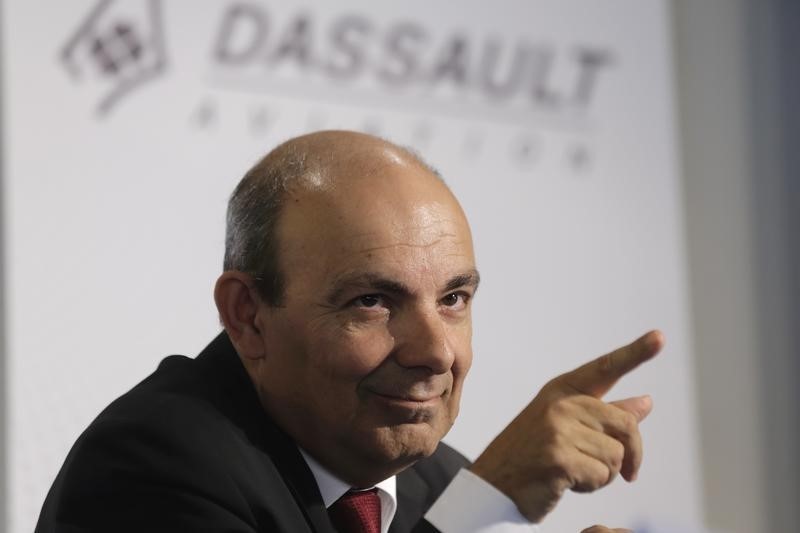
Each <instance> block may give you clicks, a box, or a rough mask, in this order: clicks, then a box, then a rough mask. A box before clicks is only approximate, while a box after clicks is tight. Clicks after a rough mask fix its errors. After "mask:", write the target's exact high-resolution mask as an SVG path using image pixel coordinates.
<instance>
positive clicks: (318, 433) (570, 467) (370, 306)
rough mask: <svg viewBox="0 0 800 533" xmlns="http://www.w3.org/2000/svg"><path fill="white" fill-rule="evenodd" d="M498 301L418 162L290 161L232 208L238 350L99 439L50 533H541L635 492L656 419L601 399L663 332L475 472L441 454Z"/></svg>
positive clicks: (176, 381) (369, 155)
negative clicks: (575, 505)
mask: <svg viewBox="0 0 800 533" xmlns="http://www.w3.org/2000/svg"><path fill="white" fill-rule="evenodd" d="M478 282H479V276H478V271H477V270H476V266H475V259H474V254H473V249H472V240H471V236H470V230H469V226H468V224H467V221H466V218H465V216H464V214H463V212H462V210H461V208H460V206H459V204H458V202H457V201H456V200H455V198H454V197H453V195H452V194H451V192H450V190H449V189H448V188H447V187H446V186H445V185H444V183H443V182H442V181H441V179H439V178H438V177H437V176H436V175H435V173H434V172H433V171H432V170H431V169H430V168H429V167H427V166H426V165H425V164H424V163H422V162H421V161H420V160H419V159H418V158H417V157H415V156H414V155H412V154H411V153H409V152H408V151H406V150H404V149H402V148H399V147H397V146H394V145H392V144H390V143H388V142H386V141H383V140H381V139H377V138H375V137H371V136H368V135H363V134H359V133H354V132H341V131H338V132H319V133H315V134H310V135H306V136H302V137H299V138H296V139H293V140H290V141H288V142H287V143H284V144H283V145H281V146H279V147H278V148H276V149H275V150H273V151H272V152H271V153H269V154H268V155H267V156H266V157H265V158H264V159H263V160H262V161H260V162H259V163H258V164H257V165H256V166H255V167H254V168H253V169H252V170H251V171H250V172H248V174H247V175H246V176H245V177H244V179H243V180H242V181H241V182H240V183H239V185H238V186H237V188H236V190H235V191H234V193H233V195H232V197H231V200H230V203H229V209H228V227H227V238H226V251H225V271H224V273H223V274H222V275H221V276H220V278H219V279H218V281H217V284H216V287H215V292H214V296H215V300H216V304H217V308H218V310H219V315H220V318H221V321H222V323H223V325H224V328H225V331H224V332H223V333H222V334H221V335H220V336H219V337H217V339H215V340H214V341H213V342H212V343H211V344H210V345H209V347H208V348H206V350H204V352H203V353H201V354H200V355H199V356H198V357H197V358H196V359H188V358H185V357H179V356H173V357H170V358H167V359H165V360H164V361H163V362H162V364H161V365H160V366H159V368H158V370H157V371H156V372H155V373H154V374H153V375H152V376H150V377H149V378H147V379H146V380H145V381H144V382H142V383H141V384H139V385H138V386H137V387H135V388H134V389H133V390H132V391H130V392H129V393H127V394H125V395H124V396H122V397H121V398H120V399H118V400H117V401H115V402H114V403H112V404H111V405H110V406H109V407H108V408H107V409H106V410H105V411H104V412H103V413H102V414H101V415H100V416H99V417H98V418H97V419H96V420H95V421H94V422H93V423H92V425H91V426H90V427H89V429H87V431H86V432H85V433H84V434H83V435H82V436H81V437H80V439H79V440H78V442H77V443H76V444H75V446H74V448H73V450H72V451H71V452H70V455H69V456H68V457H67V460H66V462H65V464H64V467H63V468H62V470H61V472H60V473H59V476H58V478H57V479H56V481H55V483H54V485H53V488H52V489H51V491H50V494H49V495H48V498H47V500H46V501H45V504H44V507H43V510H42V514H41V517H40V520H39V525H38V527H37V531H40V532H50V531H65V532H66V531H69V532H84V531H148V532H151V531H237V532H238V531H241V532H245V531H246V532H253V531H286V532H296V531H333V530H334V527H335V528H336V529H338V530H339V531H375V532H377V531H383V532H386V531H387V530H389V531H391V532H401V531H411V530H414V531H436V530H442V531H458V532H462V531H470V530H472V531H479V530H482V531H490V530H491V531H500V529H492V528H494V527H500V526H498V524H499V525H501V526H502V527H504V528H506V529H505V530H509V531H511V530H513V531H517V530H525V531H531V530H533V529H534V528H535V526H533V525H532V524H535V523H538V522H540V521H541V520H542V519H543V518H544V517H545V515H546V514H547V513H548V512H549V511H550V510H551V509H552V508H553V507H554V506H555V505H556V503H557V502H558V500H559V498H560V496H561V495H562V494H563V492H564V491H565V490H567V489H572V490H577V491H592V490H595V489H597V488H600V487H602V486H604V485H606V484H608V483H610V482H611V481H612V480H613V479H614V477H615V476H616V475H617V474H618V473H619V474H621V475H622V476H623V477H624V478H625V479H627V480H629V481H630V480H633V479H634V478H635V477H636V472H637V470H638V467H639V464H640V461H641V457H642V445H641V439H640V436H639V432H638V428H637V425H638V422H639V421H641V420H642V419H643V418H644V417H645V416H646V415H647V414H648V412H649V411H650V409H651V401H650V399H649V397H639V398H630V399H627V400H623V401H620V402H616V403H613V404H607V403H604V402H603V401H602V400H601V399H600V398H601V397H602V396H603V395H604V394H605V392H606V391H607V390H608V389H609V388H610V387H611V386H612V385H613V384H614V383H615V381H616V380H617V379H619V378H620V377H621V376H622V375H624V374H625V373H627V372H628V371H630V370H632V369H633V368H635V367H636V366H637V365H639V364H640V363H642V362H644V361H646V360H647V359H649V358H651V357H652V356H654V355H655V354H656V353H657V352H658V351H659V349H660V347H661V345H662V343H663V339H662V337H661V334H660V333H658V332H651V333H649V334H647V335H645V336H644V337H642V338H641V339H639V340H637V341H636V342H634V343H633V344H631V345H629V346H627V347H625V348H622V349H620V350H618V351H616V352H613V353H611V354H609V355H607V356H604V357H602V358H600V359H598V360H596V361H593V362H590V363H588V364H586V365H584V366H583V367H581V368H579V369H577V370H575V371H572V372H570V373H567V374H564V375H563V376H560V377H558V378H556V379H554V380H553V381H551V382H550V383H548V384H547V385H546V386H545V387H544V388H543V389H542V391H541V392H540V393H539V394H538V395H537V396H536V398H535V399H534V400H533V401H532V402H531V404H530V405H529V406H528V407H527V408H526V409H525V410H524V411H523V412H522V413H520V415H519V416H518V417H517V418H516V419H515V420H514V421H513V422H512V423H511V424H510V425H509V426H508V427H507V428H506V429H505V430H504V431H503V432H502V433H501V434H500V435H499V436H498V437H497V438H496V439H495V440H494V441H493V442H492V443H491V445H490V446H489V447H488V448H487V449H486V451H485V452H484V453H483V454H481V455H480V457H478V459H477V460H476V461H475V462H474V463H473V464H472V465H468V463H467V462H466V461H465V460H464V459H463V458H462V457H461V456H460V455H458V454H457V453H456V452H454V451H453V450H452V449H450V448H448V447H447V446H446V445H444V444H440V440H441V439H442V437H443V436H444V435H445V434H446V433H447V431H448V430H449V429H450V427H451V425H452V424H453V422H454V420H455V418H456V416H457V414H458V407H459V399H460V396H461V390H462V385H463V382H464V377H465V376H466V374H467V371H468V370H469V367H470V364H471V360H472V349H471V333H472V323H471V318H470V308H471V305H472V299H473V297H474V296H475V292H476V290H477V288H478ZM348 513H349V514H348ZM348 520H350V524H349V525H347V524H346V523H345V522H347V521H348ZM587 531H592V532H593V533H594V532H601V531H608V530H607V529H605V528H603V527H601V526H595V527H594V528H591V529H590V530H587Z"/></svg>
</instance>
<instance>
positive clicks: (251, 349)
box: [214, 270, 265, 359]
mask: <svg viewBox="0 0 800 533" xmlns="http://www.w3.org/2000/svg"><path fill="white" fill-rule="evenodd" d="M214 301H215V302H216V304H217V310H218V311H219V317H220V320H222V324H223V326H225V331H227V332H228V336H229V337H230V339H231V342H232V343H233V346H234V347H235V348H236V351H237V352H238V353H239V355H240V356H241V357H243V358H245V359H260V358H262V357H263V356H264V353H265V350H264V339H263V338H262V336H261V333H262V332H261V330H260V328H259V326H258V321H257V316H258V310H259V306H260V305H261V300H260V298H259V295H258V291H257V289H256V287H255V284H254V280H253V278H252V276H250V275H249V274H245V273H244V272H239V271H236V270H229V271H227V272H223V273H222V275H221V276H220V277H219V279H217V284H216V285H215V287H214Z"/></svg>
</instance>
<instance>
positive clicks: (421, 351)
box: [393, 309, 455, 374]
mask: <svg viewBox="0 0 800 533" xmlns="http://www.w3.org/2000/svg"><path fill="white" fill-rule="evenodd" d="M398 322H399V323H396V324H395V328H394V329H395V331H394V333H393V334H394V337H395V360H396V361H397V363H398V364H399V365H401V366H404V367H406V368H414V367H425V368H428V369H430V371H431V372H432V373H433V374H444V373H446V372H449V371H450V369H451V368H452V366H453V361H454V359H455V354H454V352H453V346H452V343H451V342H450V339H449V338H448V327H447V323H446V321H445V320H444V318H443V317H442V316H441V315H439V313H438V312H436V311H435V310H422V309H414V310H413V311H412V310H409V311H408V312H407V313H406V314H405V316H404V317H403V318H402V320H400V321H398Z"/></svg>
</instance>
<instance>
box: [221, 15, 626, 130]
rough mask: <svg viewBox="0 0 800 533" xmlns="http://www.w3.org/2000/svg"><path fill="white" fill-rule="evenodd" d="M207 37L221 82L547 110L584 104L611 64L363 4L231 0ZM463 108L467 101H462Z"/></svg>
mask: <svg viewBox="0 0 800 533" xmlns="http://www.w3.org/2000/svg"><path fill="white" fill-rule="evenodd" d="M218 28H219V29H218V31H217V34H216V38H215V41H214V44H213V47H212V57H211V61H212V63H211V66H212V72H211V78H212V80H213V82H214V83H215V85H216V86H217V87H219V88H228V89H239V90H241V89H247V90H251V91H253V92H259V91H267V92H273V91H275V89H277V88H281V90H286V91H288V92H289V93H291V94H298V93H300V94H303V93H305V94H311V93H313V92H314V90H315V89H317V90H318V91H319V92H320V94H319V95H315V96H323V95H327V97H328V99H330V98H331V97H333V98H334V99H336V94H335V92H331V89H345V90H347V91H351V92H352V91H357V92H359V93H361V94H366V93H369V94H371V95H372V96H379V97H382V99H383V100H385V101H386V102H385V103H388V104H392V107H397V105H396V104H397V103H398V98H400V99H404V100H407V101H406V102H405V103H406V104H408V107H411V108H417V107H418V105H419V103H420V102H421V101H431V100H434V101H435V102H436V105H446V106H447V105H451V104H453V103H454V102H455V101H459V102H461V103H464V104H467V106H468V107H471V108H473V109H474V105H475V104H476V103H477V104H480V105H481V106H486V107H490V108H491V110H492V111H497V110H498V109H499V107H498V106H504V107H505V108H506V109H509V110H511V109H513V110H515V111H516V112H519V111H529V112H530V111H532V112H534V113H545V114H549V115H553V114H562V113H575V112H578V113H580V112H583V111H586V110H587V109H588V108H589V107H590V106H591V104H592V100H593V97H594V93H595V91H596V89H597V85H598V83H599V82H600V81H601V80H602V78H603V76H604V75H605V71H606V70H607V69H608V67H609V66H610V65H612V64H613V57H612V54H611V52H610V51H609V50H607V49H605V48H604V47H599V46H588V45H580V46H564V45H556V44H554V43H548V42H544V43H543V42H536V43H533V42H530V41H529V38H530V36H524V35H520V36H514V35H511V34H507V35H497V34H494V35H489V34H484V33H483V32H482V31H481V30H480V29H477V30H476V29H475V28H473V29H471V30H469V31H468V30H467V29H464V28H453V29H452V30H448V29H445V28H436V29H434V28H431V27H427V26H426V25H424V24H421V23H419V22H416V21H413V20H409V19H407V18H402V19H396V20H391V19H390V20H383V21H379V20H376V19H374V18H371V17H368V16H366V15H364V14H359V13H344V14H340V15H338V16H333V17H327V16H322V15H321V14H318V13H314V12H309V11H308V10H305V9H298V10H295V11H294V12H293V13H286V12H283V13H277V12H275V11H273V10H269V9H267V8H266V6H264V5H263V4H262V3H257V2H252V1H251V2H245V1H237V2H232V3H230V4H228V6H227V9H226V10H225V11H224V12H223V14H222V17H221V19H220V24H219V26H218ZM461 110H463V108H462V109H461Z"/></svg>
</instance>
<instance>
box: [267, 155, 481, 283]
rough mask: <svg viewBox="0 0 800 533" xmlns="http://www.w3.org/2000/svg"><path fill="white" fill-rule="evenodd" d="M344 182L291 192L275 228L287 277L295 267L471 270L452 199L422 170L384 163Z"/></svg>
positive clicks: (467, 242) (465, 230) (462, 222)
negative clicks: (374, 169) (376, 169)
mask: <svg viewBox="0 0 800 533" xmlns="http://www.w3.org/2000/svg"><path fill="white" fill-rule="evenodd" d="M386 167H387V168H384V169H381V172H378V173H374V174H372V175H368V176H351V177H350V178H349V179H347V180H346V181H345V182H344V183H341V182H338V183H332V184H330V185H329V186H328V187H324V188H319V187H314V188H303V189H301V190H299V191H292V192H290V193H289V197H288V198H287V201H286V202H285V204H284V205H285V208H284V212H283V213H282V216H281V220H280V222H279V227H278V238H279V241H280V258H279V260H280V263H281V267H282V268H283V269H284V275H285V276H286V277H287V278H290V279H289V281H291V278H292V277H293V274H292V273H293V272H296V271H298V269H300V270H305V271H308V270H315V271H318V272H320V273H323V272H324V273H327V274H331V275H340V274H341V273H342V272H345V271H348V270H358V269H361V268H364V269H374V268H376V267H380V268H381V269H383V270H386V269H389V270H397V271H398V274H406V275H411V274H412V273H413V272H423V271H430V270H431V269H436V270H439V271H442V275H446V274H447V272H445V271H450V270H458V269H464V268H473V267H474V258H473V250H472V239H471V235H470V231H469V226H468V224H467V221H466V219H465V217H464V215H463V212H462V211H461V208H460V206H459V205H458V202H457V201H456V200H455V198H454V197H453V196H452V194H451V193H450V191H449V190H448V189H447V187H446V186H445V185H444V184H443V183H441V181H440V180H439V179H438V178H436V177H434V176H431V175H430V174H428V173H426V172H425V171H424V170H422V169H416V168H408V167H404V166H402V165H399V164H388V165H386Z"/></svg>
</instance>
